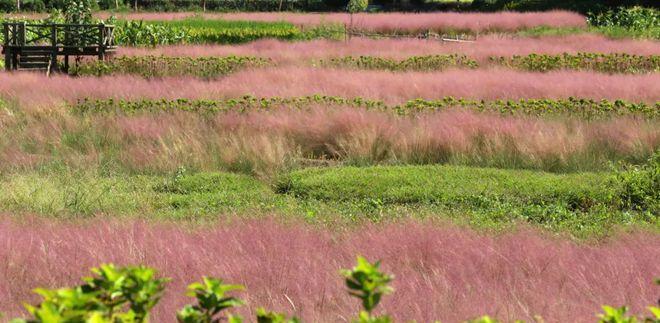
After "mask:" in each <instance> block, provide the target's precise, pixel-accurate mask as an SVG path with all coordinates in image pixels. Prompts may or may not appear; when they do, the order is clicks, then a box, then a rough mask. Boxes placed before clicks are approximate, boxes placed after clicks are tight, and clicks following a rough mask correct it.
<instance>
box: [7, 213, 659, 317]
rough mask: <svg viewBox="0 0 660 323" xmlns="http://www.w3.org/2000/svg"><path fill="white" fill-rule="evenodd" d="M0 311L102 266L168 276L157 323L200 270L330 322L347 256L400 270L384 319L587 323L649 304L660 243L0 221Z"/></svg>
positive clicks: (643, 238)
mask: <svg viewBox="0 0 660 323" xmlns="http://www.w3.org/2000/svg"><path fill="white" fill-rule="evenodd" d="M0 242H1V243H2V246H3V248H0V258H1V259H3V265H1V266H0V277H2V279H0V310H2V311H4V312H5V313H6V314H7V315H8V316H9V317H13V316H17V315H21V314H22V313H24V312H23V311H22V310H21V302H23V301H28V302H35V301H36V300H37V299H38V298H37V297H35V296H34V295H33V294H32V293H31V292H30V290H31V289H33V288H35V287H37V286H40V287H50V288H55V287H62V286H67V285H73V284H77V283H79V282H80V277H82V276H85V275H87V274H88V268H90V267H92V266H96V265H98V264H100V263H106V262H113V263H116V264H120V265H123V264H145V265H149V266H153V267H155V268H157V269H158V270H159V271H160V272H161V273H162V275H163V276H166V277H171V278H173V280H172V281H171V282H170V283H169V284H168V290H167V293H166V294H165V297H164V298H163V299H162V300H161V302H160V304H159V305H158V306H157V307H156V308H155V311H154V315H153V321H154V322H173V321H174V311H175V310H176V309H178V308H180V307H181V306H182V305H183V304H185V303H188V302H191V298H189V297H186V296H184V291H185V286H186V284H188V283H190V282H193V281H198V280H200V278H201V276H202V275H212V276H218V277H222V278H223V279H225V280H226V281H227V282H231V283H238V284H244V285H245V286H246V287H247V291H246V292H243V293H240V294H239V295H240V297H241V298H243V299H245V300H246V301H247V303H248V305H247V306H245V307H243V308H241V309H239V310H238V312H239V313H240V314H242V315H244V316H249V315H250V312H253V311H254V309H255V308H256V307H259V306H265V307H267V308H269V309H273V310H277V311H283V312H287V313H291V314H295V315H298V316H300V317H301V318H302V319H303V320H304V321H307V322H337V321H343V320H346V319H347V318H350V317H352V316H354V315H355V313H356V312H357V310H358V304H357V301H356V300H354V299H352V298H351V297H349V296H348V295H347V293H346V290H345V288H344V286H343V283H342V279H341V277H340V276H339V274H338V270H339V269H340V268H348V267H350V266H352V264H353V263H354V257H355V255H357V254H361V255H364V256H366V257H367V258H368V259H371V260H376V259H381V260H382V261H383V268H384V270H386V271H388V272H391V273H393V274H395V275H396V279H395V281H394V283H393V285H394V287H395V289H396V291H395V293H394V295H392V296H389V297H386V298H384V300H383V302H382V306H381V308H380V311H386V312H388V313H390V314H392V315H393V316H394V317H395V319H397V321H406V320H413V319H414V320H417V321H419V322H429V321H432V320H434V319H440V320H442V321H443V322H460V321H462V320H464V319H467V318H470V317H475V316H478V315H482V314H485V313H488V314H490V315H494V316H497V317H499V318H501V319H504V320H507V321H509V320H512V319H514V318H519V319H523V320H532V317H533V315H541V316H543V317H544V318H545V319H546V320H547V321H549V322H593V321H594V320H595V313H597V312H599V311H600V305H602V304H611V305H617V306H619V305H623V304H627V305H629V306H631V307H632V310H633V311H634V312H637V313H639V312H642V311H644V306H647V305H651V304H654V303H655V302H656V300H657V295H658V287H657V286H654V285H653V283H652V280H653V278H654V277H655V276H656V275H657V274H658V272H660V263H658V262H657V261H656V259H658V258H660V237H659V236H658V235H657V234H653V233H644V232H636V233H629V234H621V235H619V236H617V237H615V238H612V239H610V241H607V242H601V243H596V244H589V243H576V242H572V241H569V240H560V239H558V238H548V237H544V236H543V235H541V234H539V233H538V232H534V231H532V230H524V229H523V230H518V231H512V232H508V233H503V234H500V235H496V236H493V235H488V234H480V233H476V232H474V231H471V230H469V229H461V228H456V227H453V226H448V225H446V224H442V225H438V224H430V223H421V222H405V223H396V224H385V225H378V226H376V225H364V226H361V227H360V228H359V229H348V230H346V231H341V232H337V231H329V230H328V229H323V228H318V227H310V226H308V225H304V224H296V223H289V224H283V223H280V222H277V221H272V220H252V221H246V220H243V221H237V222H233V223H220V224H214V225H207V226H206V227H205V228H204V229H202V228H189V229H185V228H182V227H181V225H174V224H172V225H170V224H148V223H144V222H141V221H115V220H108V219H103V220H93V221H89V222H83V223H71V222H69V223H60V222H54V221H49V220H39V219H22V220H11V219H9V218H4V219H3V220H0Z"/></svg>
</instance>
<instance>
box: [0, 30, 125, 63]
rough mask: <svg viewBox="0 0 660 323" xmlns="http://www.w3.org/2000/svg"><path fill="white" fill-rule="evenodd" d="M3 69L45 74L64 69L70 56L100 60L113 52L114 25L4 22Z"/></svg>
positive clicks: (114, 47)
mask: <svg viewBox="0 0 660 323" xmlns="http://www.w3.org/2000/svg"><path fill="white" fill-rule="evenodd" d="M2 25H3V36H4V44H3V47H2V53H3V54H4V57H5V69H6V70H8V71H11V70H38V71H45V72H46V73H47V74H50V73H51V72H55V71H58V70H59V69H60V65H59V64H58V62H59V60H58V57H63V63H64V66H63V69H64V70H68V68H69V57H70V56H74V57H80V56H96V57H98V59H100V60H102V59H104V58H105V57H106V55H107V54H109V53H112V52H114V51H115V49H116V48H117V46H116V45H115V41H114V26H112V25H104V24H97V25H92V24H89V25H73V24H29V23H25V22H8V23H7V22H6V23H3V24H2Z"/></svg>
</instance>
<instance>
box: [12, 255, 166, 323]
mask: <svg viewBox="0 0 660 323" xmlns="http://www.w3.org/2000/svg"><path fill="white" fill-rule="evenodd" d="M92 273H94V275H95V276H92V277H88V278H85V279H84V281H85V282H86V283H85V284H84V285H80V286H78V287H74V288H61V289H56V290H49V289H41V288H39V289H36V290H35V292H36V293H37V294H39V295H40V296H41V297H42V298H43V301H42V302H41V304H39V305H37V306H27V310H28V312H30V314H31V315H33V316H34V319H30V320H22V319H18V320H14V321H13V322H16V323H19V322H43V323H51V322H101V323H104V322H107V323H110V322H148V319H149V312H150V311H151V309H152V308H153V307H154V306H155V305H156V303H158V301H159V300H160V298H161V296H162V293H163V290H164V289H165V282H167V279H163V278H156V277H155V274H156V271H155V270H154V269H151V268H148V267H144V266H136V267H123V268H119V267H116V266H114V265H112V264H107V265H101V266H99V267H98V268H93V269H92Z"/></svg>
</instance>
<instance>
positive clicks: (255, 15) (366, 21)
mask: <svg viewBox="0 0 660 323" xmlns="http://www.w3.org/2000/svg"><path fill="white" fill-rule="evenodd" d="M99 16H101V17H106V16H107V14H100V15H99ZM193 16H200V15H198V14H193V13H137V14H136V13H128V14H120V15H119V17H121V18H124V19H132V20H140V19H143V20H178V19H184V18H189V17H193ZM201 16H202V17H204V18H207V19H222V20H247V21H272V22H276V21H287V22H290V23H292V24H295V25H304V26H313V25H318V24H321V23H340V24H348V23H349V21H350V16H349V14H347V13H327V14H319V13H292V12H286V13H277V12H240V13H226V14H203V15H201ZM353 23H354V27H357V28H360V29H366V30H372V31H383V32H393V31H409V32H415V31H425V30H428V29H433V30H448V29H451V30H469V31H474V32H481V31H515V30H519V29H525V28H531V27H538V26H551V27H585V26H586V20H585V18H584V16H582V15H580V14H577V13H573V12H568V11H548V12H527V13H520V12H498V13H456V12H433V13H377V14H366V13H364V14H363V13H358V14H355V15H354V16H353Z"/></svg>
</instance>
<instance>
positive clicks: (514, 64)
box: [490, 53, 660, 73]
mask: <svg viewBox="0 0 660 323" xmlns="http://www.w3.org/2000/svg"><path fill="white" fill-rule="evenodd" d="M490 61H491V62H494V63H496V64H499V65H503V66H506V67H511V68H518V69H522V70H528V71H535V72H546V71H552V70H559V69H569V70H590V71H597V72H604V73H649V72H658V71H660V55H648V56H644V55H630V54H625V53H613V54H601V53H577V54H567V53H564V54H561V55H548V54H529V55H527V56H519V55H515V56H512V57H491V58H490Z"/></svg>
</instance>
